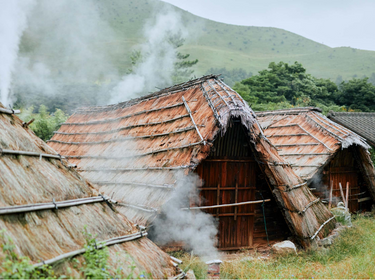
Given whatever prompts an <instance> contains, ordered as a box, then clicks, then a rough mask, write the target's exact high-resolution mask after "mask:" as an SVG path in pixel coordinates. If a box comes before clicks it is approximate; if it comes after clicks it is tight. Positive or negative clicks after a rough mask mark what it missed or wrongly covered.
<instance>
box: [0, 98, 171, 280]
mask: <svg viewBox="0 0 375 280" xmlns="http://www.w3.org/2000/svg"><path fill="white" fill-rule="evenodd" d="M13 113H14V111H13V110H9V109H5V108H4V107H3V106H1V105H0V174H1V175H0V229H1V230H4V232H3V234H4V236H5V240H3V242H7V241H6V240H7V239H8V238H10V239H12V240H13V243H14V246H15V253H17V254H18V255H19V256H27V257H29V258H30V260H31V262H32V264H33V265H34V266H36V267H37V266H41V265H43V264H48V265H52V266H54V270H55V271H56V272H59V273H62V274H65V275H69V274H70V273H69V272H68V268H70V270H71V271H72V273H73V276H75V277H79V278H82V276H83V275H82V274H80V273H81V272H80V267H81V266H80V265H77V264H75V263H74V262H72V261H71V259H72V258H74V257H77V258H78V259H79V260H80V261H81V262H82V256H81V255H82V253H84V250H82V249H83V248H84V245H85V243H86V241H85V235H84V231H85V228H86V231H87V232H88V233H90V234H92V236H93V237H95V238H96V240H97V241H98V242H104V244H105V245H106V246H108V250H109V259H108V264H109V265H111V266H112V267H114V268H115V269H117V268H120V266H122V268H123V271H124V273H125V274H124V275H126V274H127V273H129V274H130V273H133V275H134V276H137V275H139V274H141V273H142V272H145V273H149V274H150V275H151V276H152V277H155V278H163V277H169V276H174V275H176V274H177V273H176V271H175V268H174V267H173V264H171V262H170V261H171V259H170V257H169V256H168V255H167V254H166V253H164V252H163V251H161V250H160V248H158V247H157V246H156V245H155V244H154V243H153V242H152V241H151V240H149V239H148V238H147V237H146V236H147V232H146V231H145V230H144V229H143V230H142V229H140V228H139V227H136V226H135V225H134V224H133V223H131V222H130V221H129V220H128V219H127V218H126V217H125V216H124V215H122V214H120V213H118V211H116V209H115V207H116V206H115V204H114V202H113V200H111V199H109V198H107V197H105V196H100V195H98V192H97V191H96V190H95V189H94V188H93V187H92V185H91V184H90V183H89V182H88V181H86V180H85V179H84V178H82V176H81V175H80V174H79V173H78V172H76V171H75V170H74V169H72V168H71V167H70V166H69V164H68V162H67V161H66V160H65V159H63V158H62V157H61V156H60V155H59V154H57V153H56V152H55V151H54V150H53V149H52V148H51V147H49V146H48V145H47V144H45V143H44V142H43V141H42V140H41V139H39V138H38V137H37V136H35V134H34V133H33V132H32V131H31V130H30V129H29V128H28V127H27V124H25V123H23V122H22V121H21V120H20V119H19V118H18V117H17V116H15V115H14V114H13ZM100 244H102V243H100ZM98 246H99V244H98ZM4 257H5V255H4V252H3V251H0V261H2V260H3V258H4ZM133 266H134V267H135V268H134V270H133V268H132V267H133ZM132 270H133V271H132ZM1 272H2V267H0V273H1Z"/></svg>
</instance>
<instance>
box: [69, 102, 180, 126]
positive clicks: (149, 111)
mask: <svg viewBox="0 0 375 280" xmlns="http://www.w3.org/2000/svg"><path fill="white" fill-rule="evenodd" d="M182 105H184V103H182V102H181V103H177V104H173V105H171V106H165V107H160V108H155V109H150V110H144V111H140V112H137V113H133V114H129V115H125V116H121V117H118V118H113V119H103V120H97V121H89V122H78V123H63V124H62V125H93V124H103V123H110V122H118V121H121V120H123V119H127V118H131V117H134V116H138V115H142V114H147V113H152V112H157V111H161V110H166V109H172V108H175V107H179V106H182Z"/></svg>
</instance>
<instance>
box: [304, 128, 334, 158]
mask: <svg viewBox="0 0 375 280" xmlns="http://www.w3.org/2000/svg"><path fill="white" fill-rule="evenodd" d="M297 125H298V127H299V128H300V129H302V130H303V131H304V132H306V133H307V134H309V135H310V136H311V137H312V138H314V139H315V140H316V141H318V142H319V143H320V144H322V145H323V146H324V147H326V148H327V149H328V150H329V151H332V149H331V148H330V147H328V146H327V145H326V144H325V143H324V142H323V141H321V140H319V139H318V138H316V137H315V136H314V135H312V134H311V133H310V132H308V131H307V130H306V129H304V128H303V127H302V126H300V125H299V124H297Z"/></svg>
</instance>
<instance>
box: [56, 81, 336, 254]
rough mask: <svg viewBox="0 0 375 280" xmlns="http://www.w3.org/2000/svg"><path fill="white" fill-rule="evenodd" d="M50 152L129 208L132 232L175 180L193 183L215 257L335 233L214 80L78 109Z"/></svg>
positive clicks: (250, 118)
mask: <svg viewBox="0 0 375 280" xmlns="http://www.w3.org/2000/svg"><path fill="white" fill-rule="evenodd" d="M49 145H50V146H51V147H53V148H54V149H56V150H57V151H59V153H61V154H62V155H64V156H66V157H67V158H68V159H69V161H70V162H71V163H74V164H76V165H77V166H78V168H79V171H80V173H81V174H82V175H83V176H84V177H86V178H88V179H90V180H91V181H92V182H93V183H95V184H97V187H98V189H99V190H100V191H102V192H104V193H105V194H107V195H110V196H111V197H113V198H114V199H115V200H117V201H119V202H121V203H123V205H127V208H121V209H119V211H121V212H122V213H124V214H125V215H126V216H127V217H128V218H129V219H130V220H132V221H134V222H136V223H138V224H144V225H146V224H148V223H151V222H152V219H153V217H154V216H155V214H156V213H157V211H158V210H159V209H160V208H161V207H162V206H163V204H164V203H169V201H168V200H169V199H170V198H171V197H172V193H173V191H174V189H175V188H176V185H178V182H179V180H183V176H181V174H183V175H184V176H187V175H188V174H193V173H195V174H198V175H199V176H200V178H201V179H202V181H203V185H201V186H199V190H200V196H201V198H202V199H201V203H200V204H199V205H198V206H200V207H207V206H208V209H207V208H206V209H204V210H205V211H207V212H208V213H210V214H212V215H214V216H215V217H216V218H217V219H218V225H219V233H218V241H217V247H218V248H219V249H222V250H233V249H239V248H252V247H254V246H255V245H256V244H259V243H262V242H265V240H266V239H267V236H268V238H269V239H270V240H271V241H272V240H279V239H282V238H285V234H287V235H294V236H295V237H296V238H297V240H298V241H299V242H300V244H302V245H303V246H309V245H310V244H311V242H313V241H314V240H316V239H317V238H318V239H319V238H323V237H325V236H327V235H328V234H329V232H330V231H331V230H332V229H333V228H334V227H335V220H334V217H333V216H332V215H331V213H330V212H329V211H328V210H327V208H326V207H325V206H324V205H323V204H322V203H321V202H320V201H319V199H317V198H316V197H315V196H314V195H313V194H312V193H311V192H310V190H309V189H308V187H307V186H306V184H305V182H304V181H302V180H301V179H300V178H299V177H298V176H297V175H296V174H295V173H294V171H293V169H292V168H291V166H290V165H289V164H288V163H287V162H285V161H284V160H283V158H282V157H280V156H279V155H278V153H277V151H276V149H275V148H274V147H273V146H272V145H271V144H270V143H269V141H268V140H267V139H266V138H265V137H264V134H263V131H262V129H261V127H260V126H259V124H258V121H257V120H256V117H255V114H254V112H253V111H252V110H251V109H250V107H249V106H248V105H247V103H246V102H245V101H244V100H243V99H242V98H241V97H240V95H238V94H237V93H236V92H235V91H233V90H232V89H231V88H230V87H228V86H227V85H225V84H224V83H223V82H222V81H220V80H219V79H218V78H217V76H213V75H210V76H204V77H202V78H199V79H195V80H191V81H188V82H186V83H183V84H179V85H176V86H173V87H170V88H166V89H163V90H161V91H159V92H156V93H153V94H150V95H148V96H144V97H141V98H138V99H133V100H130V101H127V102H123V103H119V104H116V105H109V106H103V107H89V108H82V109H79V110H78V111H76V112H75V113H74V114H73V115H72V116H71V117H70V118H69V119H68V121H67V122H66V123H64V124H63V125H62V126H61V128H60V130H59V131H58V132H56V133H55V134H54V136H53V138H52V140H51V141H50V142H49ZM180 185H181V184H180ZM187 200H188V199H187ZM263 203H264V204H263ZM228 204H229V205H228ZM262 205H263V206H264V209H263V208H262ZM265 221H266V224H265V223H264V222H265ZM265 226H266V227H265Z"/></svg>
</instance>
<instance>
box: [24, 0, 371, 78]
mask: <svg viewBox="0 0 375 280" xmlns="http://www.w3.org/2000/svg"><path fill="white" fill-rule="evenodd" d="M94 3H95V9H96V11H97V12H98V13H99V15H100V18H101V19H103V20H104V21H105V22H108V23H109V25H110V27H112V29H113V30H114V32H115V34H116V36H117V40H113V41H97V42H95V44H93V48H94V50H97V51H98V52H101V53H103V52H104V53H105V54H106V55H108V57H109V59H110V61H111V63H113V64H114V65H115V66H116V69H118V70H119V72H120V74H124V73H126V70H127V69H128V68H129V66H130V59H129V55H130V53H131V51H132V50H133V49H134V48H136V47H137V45H139V44H141V43H142V42H144V41H145V38H143V35H142V30H143V28H144V25H145V23H146V22H147V21H148V20H149V19H150V18H151V17H152V15H153V14H154V13H155V11H158V10H161V9H163V8H165V7H173V6H171V5H170V4H168V3H165V2H162V1H155V0H137V1H135V0H108V1H100V0H95V1H94ZM173 9H174V10H176V11H178V12H179V13H180V14H181V18H182V21H183V23H184V24H185V25H186V26H187V27H188V29H189V34H190V35H191V37H192V38H191V39H190V40H188V41H187V42H186V44H184V46H183V48H182V51H183V52H185V53H189V54H190V55H191V57H192V59H198V60H199V61H200V63H199V64H198V65H197V67H196V73H197V75H203V74H204V73H206V71H207V70H208V69H209V68H211V67H213V68H222V67H226V68H227V69H228V70H232V69H235V68H242V69H247V71H250V72H252V73H256V72H258V71H260V70H261V69H264V68H265V67H267V65H268V64H269V63H270V62H271V61H285V62H287V63H293V62H294V61H296V60H298V61H300V62H301V63H302V64H303V65H305V66H306V67H308V69H310V72H311V74H312V75H314V76H316V77H321V78H331V79H332V80H335V79H336V78H337V77H338V76H339V75H341V76H342V78H343V79H344V80H347V79H351V78H352V77H353V76H354V75H356V76H357V77H362V76H364V75H365V76H368V77H370V76H371V74H372V73H374V72H375V63H374V61H375V52H373V51H364V50H359V49H353V48H350V47H340V48H330V47H328V46H326V45H323V44H320V43H317V42H314V41H312V40H310V39H307V38H304V37H302V36H300V35H297V34H294V33H292V32H288V31H286V30H283V29H278V28H271V27H255V26H237V25H230V24H225V23H219V22H215V21H211V20H208V19H204V18H200V17H198V16H195V15H193V14H191V13H189V12H186V11H184V10H181V9H179V8H176V7H173ZM85 17H87V18H88V21H89V20H90V17H91V15H90V14H86V15H85ZM42 31H43V32H38V33H36V31H35V29H32V28H29V29H28V30H27V31H26V34H25V36H24V37H23V40H22V46H21V51H22V53H24V54H26V53H32V54H33V55H32V58H33V59H34V58H35V59H36V60H39V61H41V62H43V63H47V65H51V66H53V67H52V69H53V71H54V72H56V73H58V71H59V70H61V69H59V67H60V66H59V65H64V64H63V63H61V61H62V60H63V59H64V58H62V57H59V53H58V51H57V50H58V49H59V47H58V46H57V47H56V48H55V50H54V49H48V50H45V49H43V50H41V51H38V50H36V49H37V47H39V46H38V38H43V37H44V38H49V34H50V33H52V32H53V27H51V29H49V28H45V29H44V30H42ZM33 32H35V34H34V33H33ZM72 59H76V60H79V57H74V54H73V57H72ZM106 74H107V73H104V75H106Z"/></svg>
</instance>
